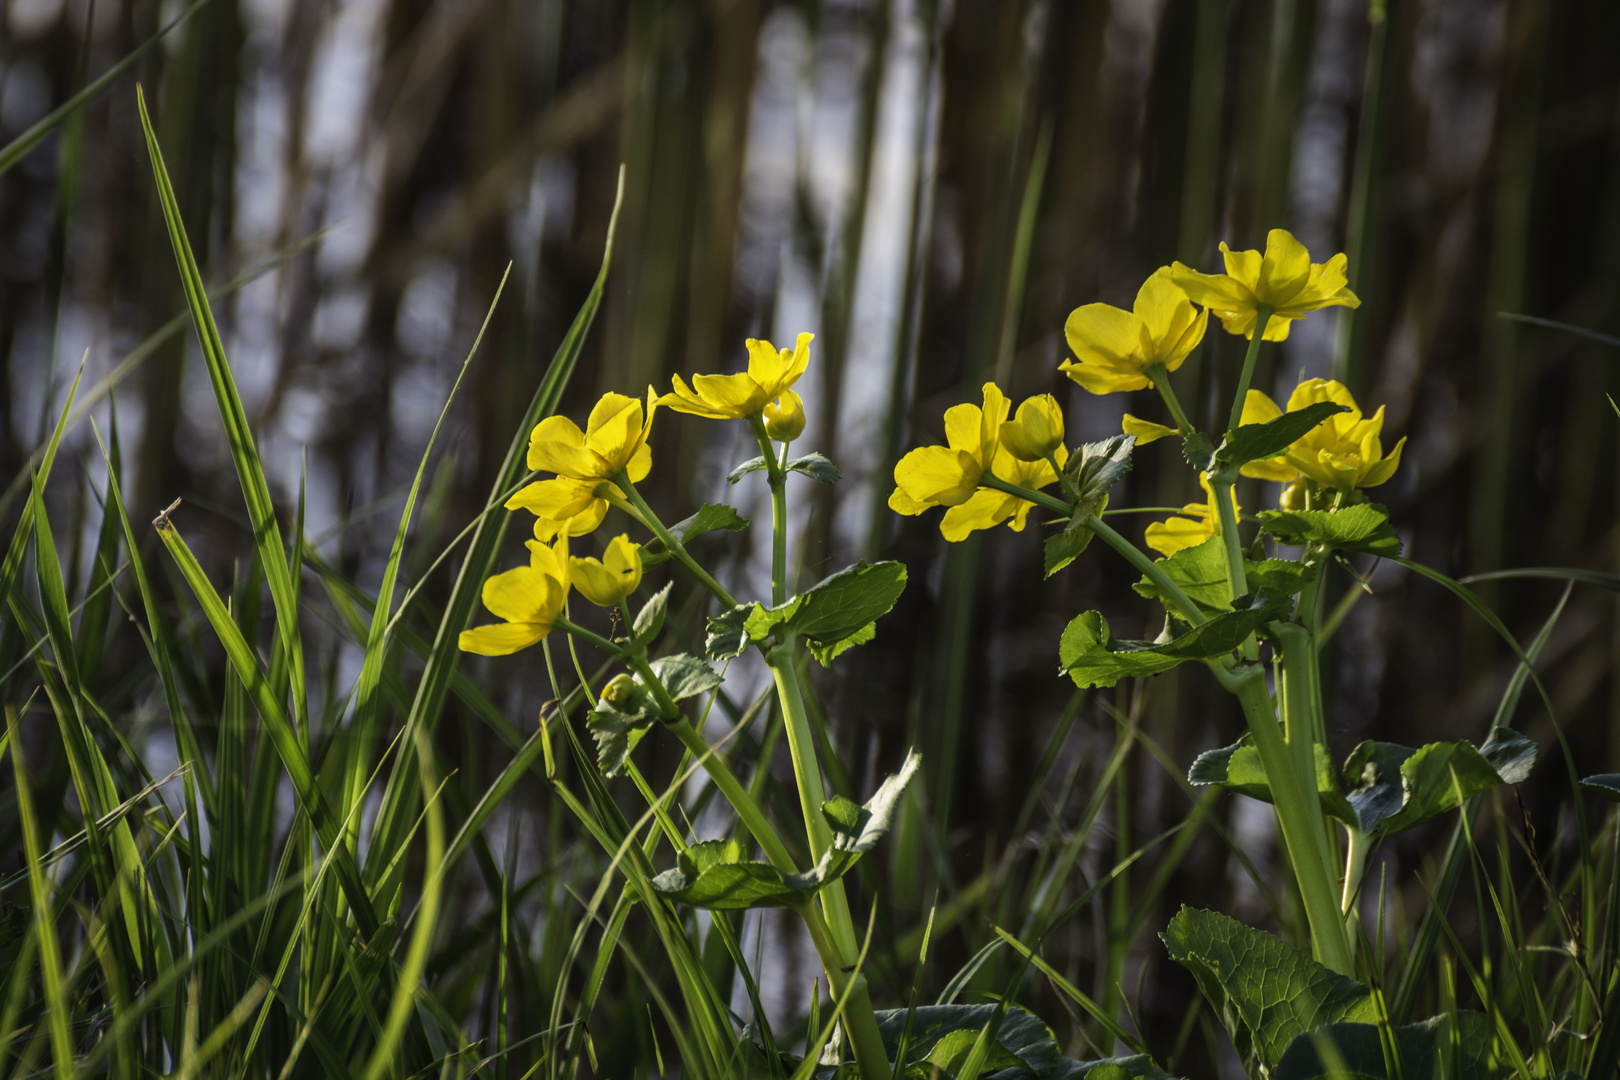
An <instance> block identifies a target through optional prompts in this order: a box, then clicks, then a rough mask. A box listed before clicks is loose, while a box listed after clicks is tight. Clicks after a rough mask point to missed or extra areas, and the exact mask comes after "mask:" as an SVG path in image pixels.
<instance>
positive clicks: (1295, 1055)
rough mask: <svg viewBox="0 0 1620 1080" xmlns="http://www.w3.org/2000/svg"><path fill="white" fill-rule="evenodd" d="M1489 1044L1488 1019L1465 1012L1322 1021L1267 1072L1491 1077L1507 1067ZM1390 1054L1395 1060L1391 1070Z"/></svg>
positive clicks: (1339, 1077) (1332, 1079) (1300, 1078)
mask: <svg viewBox="0 0 1620 1080" xmlns="http://www.w3.org/2000/svg"><path fill="white" fill-rule="evenodd" d="M1491 1045H1492V1040H1491V1023H1490V1020H1489V1019H1488V1018H1487V1017H1486V1016H1484V1015H1483V1014H1481V1013H1477V1012H1472V1011H1468V1010H1462V1011H1459V1012H1457V1013H1455V1014H1454V1015H1450V1016H1444V1015H1443V1016H1431V1017H1430V1018H1429V1019H1427V1020H1424V1021H1422V1022H1420V1023H1416V1024H1405V1025H1402V1026H1401V1027H1396V1028H1387V1029H1381V1028H1380V1027H1378V1026H1377V1025H1375V1024H1358V1023H1334V1024H1326V1025H1324V1026H1322V1027H1320V1028H1316V1029H1315V1030H1312V1031H1308V1032H1303V1033H1301V1034H1299V1035H1296V1036H1295V1037H1294V1041H1293V1042H1291V1043H1290V1044H1289V1045H1288V1049H1287V1050H1286V1051H1284V1052H1283V1055H1282V1058H1281V1060H1280V1061H1278V1063H1277V1067H1276V1069H1275V1070H1273V1072H1272V1074H1271V1076H1272V1080H1390V1078H1391V1077H1394V1076H1400V1077H1403V1078H1404V1080H1430V1078H1431V1077H1435V1078H1438V1077H1466V1078H1467V1080H1491V1078H1492V1077H1499V1076H1506V1075H1508V1074H1509V1073H1510V1071H1511V1070H1510V1069H1508V1068H1507V1066H1506V1065H1505V1064H1502V1063H1499V1062H1497V1061H1496V1060H1495V1055H1494V1054H1493V1053H1492V1051H1491ZM1392 1054H1393V1055H1394V1056H1395V1057H1397V1058H1398V1064H1397V1065H1396V1067H1395V1068H1393V1069H1392V1068H1391V1067H1390V1066H1391V1065H1392V1064H1395V1063H1394V1062H1391V1061H1390V1060H1389V1059H1390V1057H1391V1055H1392ZM1324 1059H1328V1061H1331V1062H1332V1064H1331V1065H1330V1064H1328V1063H1326V1062H1325V1061H1324ZM1335 1059H1336V1060H1335Z"/></svg>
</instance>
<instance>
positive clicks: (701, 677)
mask: <svg viewBox="0 0 1620 1080" xmlns="http://www.w3.org/2000/svg"><path fill="white" fill-rule="evenodd" d="M648 667H650V668H652V669H653V674H655V675H657V676H658V681H659V682H661V683H663V684H664V689H666V690H668V691H669V696H670V697H672V698H674V699H675V700H676V701H680V700H682V699H683V698H689V697H696V696H697V695H699V694H706V693H708V692H709V691H710V690H713V689H714V688H715V687H717V686H719V685H720V682H721V679H720V676H719V675H718V674H716V672H715V670H714V669H713V668H711V667H710V666H709V665H708V664H706V663H704V662H703V661H702V660H700V659H698V658H697V657H695V656H691V655H688V654H687V653H676V654H675V655H673V656H660V657H659V658H658V659H656V660H654V661H653V662H652V663H650V664H649V665H648ZM637 681H638V682H639V681H640V676H637Z"/></svg>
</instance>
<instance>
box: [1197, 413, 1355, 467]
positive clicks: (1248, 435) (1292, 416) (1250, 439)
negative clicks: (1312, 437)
mask: <svg viewBox="0 0 1620 1080" xmlns="http://www.w3.org/2000/svg"><path fill="white" fill-rule="evenodd" d="M1349 411H1350V410H1349V409H1348V408H1346V407H1345V406H1343V405H1340V404H1337V403H1336V402H1332V401H1318V402H1317V403H1316V404H1314V405H1307V406H1305V408H1303V409H1298V410H1294V411H1291V412H1285V413H1283V414H1282V415H1281V416H1279V417H1277V418H1276V419H1275V420H1271V421H1268V422H1267V423H1264V424H1244V425H1243V426H1242V427H1238V428H1234V429H1232V430H1231V431H1228V432H1227V433H1226V438H1225V439H1223V440H1222V441H1221V445H1220V446H1218V447H1216V448H1215V460H1214V468H1215V469H1216V470H1226V469H1235V468H1238V467H1239V466H1242V465H1247V464H1248V463H1249V462H1251V461H1265V460H1267V459H1269V458H1274V457H1277V456H1278V455H1279V454H1282V453H1284V452H1285V451H1287V449H1288V448H1289V447H1290V446H1292V445H1294V443H1296V442H1298V441H1299V440H1300V439H1302V438H1304V437H1305V436H1306V435H1308V434H1309V433H1310V432H1311V430H1312V429H1313V428H1315V427H1316V426H1317V425H1318V424H1320V423H1322V421H1324V420H1326V419H1327V418H1328V417H1330V416H1334V415H1335V414H1337V413H1342V412H1349ZM1205 468H1206V470H1207V469H1208V468H1209V466H1206V467H1205Z"/></svg>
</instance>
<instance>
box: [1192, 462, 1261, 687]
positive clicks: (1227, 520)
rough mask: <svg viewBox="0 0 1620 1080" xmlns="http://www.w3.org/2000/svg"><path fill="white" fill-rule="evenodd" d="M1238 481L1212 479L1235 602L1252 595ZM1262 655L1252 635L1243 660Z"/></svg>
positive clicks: (1223, 476) (1233, 478)
mask: <svg viewBox="0 0 1620 1080" xmlns="http://www.w3.org/2000/svg"><path fill="white" fill-rule="evenodd" d="M1205 475H1206V476H1208V475H1209V474H1207V473H1206V474H1205ZM1236 481H1237V477H1236V476H1231V477H1228V475H1227V474H1226V473H1225V472H1221V473H1216V474H1215V475H1213V476H1209V488H1210V491H1212V492H1214V496H1215V516H1216V519H1217V520H1218V521H1219V522H1220V527H1221V546H1222V548H1223V550H1225V552H1226V580H1227V587H1228V588H1230V589H1231V591H1232V595H1231V598H1230V599H1233V600H1235V599H1237V598H1238V597H1240V596H1245V595H1247V594H1248V592H1249V578H1248V574H1247V573H1246V572H1245V571H1244V569H1243V538H1242V537H1240V536H1239V535H1238V528H1237V498H1236V496H1235V495H1233V494H1232V488H1233V486H1234V485H1235V483H1236ZM1259 655H1260V646H1259V644H1258V643H1257V642H1256V641H1255V639H1254V635H1253V634H1250V635H1249V637H1248V638H1247V639H1246V640H1245V641H1244V642H1243V659H1245V660H1253V659H1255V658H1256V657H1258V656H1259Z"/></svg>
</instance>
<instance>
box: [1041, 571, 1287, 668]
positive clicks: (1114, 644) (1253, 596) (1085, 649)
mask: <svg viewBox="0 0 1620 1080" xmlns="http://www.w3.org/2000/svg"><path fill="white" fill-rule="evenodd" d="M1289 607H1290V601H1289V598H1288V597H1286V596H1275V595H1273V594H1271V593H1268V592H1265V591H1263V590H1262V591H1261V592H1257V593H1250V594H1249V595H1247V596H1240V597H1238V598H1237V601H1236V602H1235V603H1234V604H1233V606H1232V609H1230V610H1227V611H1224V612H1222V613H1221V614H1219V615H1216V616H1215V617H1214V618H1212V619H1210V620H1209V621H1207V622H1205V623H1202V624H1201V625H1199V626H1196V627H1193V628H1192V629H1189V630H1186V631H1185V632H1184V633H1182V634H1180V635H1178V636H1176V637H1173V638H1171V639H1170V640H1168V641H1119V640H1116V639H1115V638H1114V635H1113V631H1112V630H1110V629H1109V626H1108V620H1107V619H1104V618H1103V616H1102V614H1101V612H1096V611H1087V612H1085V613H1083V614H1081V615H1078V616H1076V617H1075V619H1074V621H1073V622H1071V623H1069V626H1068V628H1067V629H1066V630H1064V631H1063V637H1062V638H1061V639H1060V640H1059V642H1058V659H1059V661H1060V662H1061V663H1062V664H1063V667H1064V669H1065V670H1067V671H1068V673H1069V676H1070V678H1072V679H1074V681H1075V684H1076V685H1077V686H1080V687H1081V688H1085V687H1088V686H1113V685H1114V684H1115V683H1117V682H1118V681H1119V680H1120V679H1127V678H1141V677H1146V676H1149V675H1157V674H1159V673H1160V672H1164V671H1169V670H1170V669H1171V668H1173V667H1175V666H1176V665H1177V664H1180V663H1182V662H1183V661H1186V660H1206V659H1211V658H1213V657H1217V656H1222V655H1225V654H1226V653H1229V652H1231V651H1232V650H1234V649H1236V648H1237V647H1238V646H1239V645H1241V644H1243V642H1244V640H1245V639H1247V638H1248V636H1249V635H1250V634H1252V633H1254V632H1255V631H1256V630H1258V629H1259V628H1260V627H1262V626H1264V625H1265V624H1266V623H1268V622H1271V621H1273V620H1275V619H1281V618H1286V617H1287V615H1288V609H1289ZM1171 625H1173V626H1181V625H1185V624H1180V623H1175V622H1172V623H1171Z"/></svg>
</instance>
